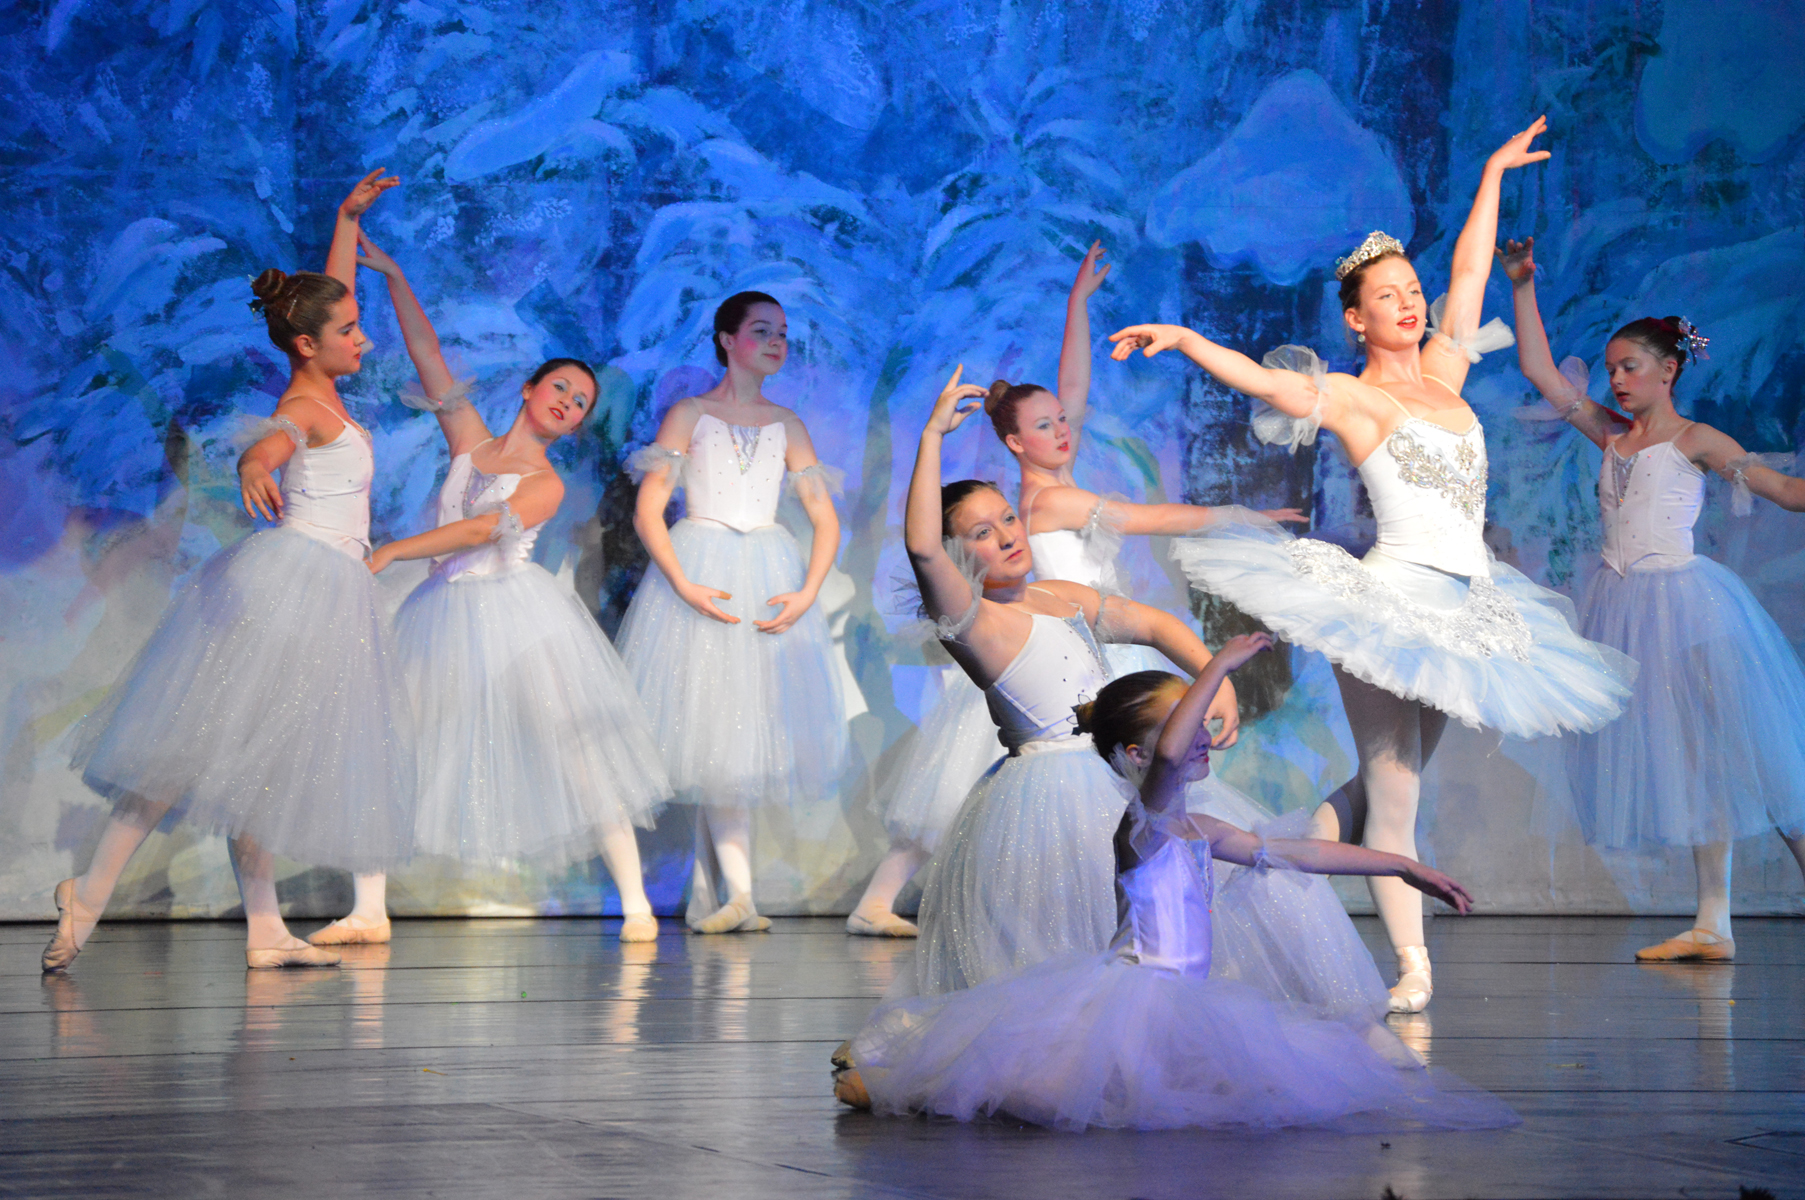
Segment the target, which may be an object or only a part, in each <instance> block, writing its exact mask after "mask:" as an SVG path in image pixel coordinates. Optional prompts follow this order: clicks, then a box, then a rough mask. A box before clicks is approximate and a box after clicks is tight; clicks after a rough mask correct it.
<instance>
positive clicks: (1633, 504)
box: [1598, 442, 1705, 575]
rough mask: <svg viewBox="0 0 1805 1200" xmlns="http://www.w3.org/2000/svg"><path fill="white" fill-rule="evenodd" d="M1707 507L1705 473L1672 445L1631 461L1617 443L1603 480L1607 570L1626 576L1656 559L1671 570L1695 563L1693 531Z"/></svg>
mask: <svg viewBox="0 0 1805 1200" xmlns="http://www.w3.org/2000/svg"><path fill="white" fill-rule="evenodd" d="M1704 503H1705V476H1704V473H1703V472H1702V471H1700V470H1699V469H1698V467H1696V466H1695V465H1693V463H1692V462H1691V461H1690V460H1688V459H1687V457H1686V456H1685V455H1684V454H1681V453H1680V452H1679V451H1678V450H1676V449H1675V448H1674V445H1673V443H1672V442H1657V443H1655V444H1654V445H1652V446H1644V447H1643V448H1642V449H1640V450H1638V451H1636V453H1634V454H1632V455H1630V456H1629V457H1628V458H1625V457H1623V455H1621V454H1619V453H1618V452H1617V446H1616V443H1615V442H1613V443H1612V444H1611V446H1610V447H1609V448H1608V449H1607V450H1606V451H1605V452H1604V467H1603V469H1602V470H1601V471H1600V472H1599V478H1598V514H1599V519H1600V520H1601V521H1602V522H1603V524H1604V548H1603V550H1602V551H1601V553H1602V554H1603V556H1604V561H1605V564H1606V565H1607V566H1609V567H1610V568H1611V569H1612V570H1613V571H1616V572H1617V573H1618V574H1619V575H1622V574H1625V573H1626V572H1628V571H1629V570H1630V568H1632V567H1634V566H1635V565H1636V564H1637V563H1639V562H1642V561H1643V560H1644V559H1648V558H1650V557H1651V556H1658V557H1659V558H1661V559H1663V560H1665V561H1666V562H1667V563H1669V564H1671V563H1672V561H1673V559H1675V558H1678V559H1682V560H1685V559H1690V558H1691V557H1692V554H1693V542H1692V527H1693V525H1695V524H1696V523H1697V522H1698V515H1699V510H1700V509H1701V508H1702V507H1703V506H1704ZM1645 565H1654V564H1645Z"/></svg>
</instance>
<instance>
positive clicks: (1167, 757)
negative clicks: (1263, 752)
mask: <svg viewBox="0 0 1805 1200" xmlns="http://www.w3.org/2000/svg"><path fill="white" fill-rule="evenodd" d="M1270 645H1272V635H1271V634H1269V633H1244V634H1242V635H1240V636H1239V637H1235V638H1230V639H1229V640H1228V642H1227V643H1226V644H1225V645H1224V646H1223V647H1222V653H1220V654H1218V655H1216V656H1215V657H1214V658H1212V659H1211V660H1210V661H1209V663H1208V665H1207V666H1205V667H1204V669H1203V670H1202V671H1200V672H1198V674H1197V678H1196V679H1195V680H1193V681H1192V683H1191V686H1190V687H1189V688H1187V689H1185V694H1184V696H1183V697H1182V698H1180V700H1179V701H1178V703H1177V704H1176V705H1175V706H1174V707H1173V709H1172V711H1171V712H1170V713H1169V714H1167V716H1166V723H1165V725H1164V726H1163V727H1162V728H1161V729H1160V734H1159V741H1158V742H1157V743H1156V744H1155V745H1154V748H1153V758H1152V761H1151V762H1149V763H1148V766H1147V776H1146V778H1145V779H1143V780H1142V781H1141V803H1142V805H1144V806H1145V807H1146V809H1147V811H1148V812H1149V813H1170V812H1180V811H1182V810H1183V809H1184V803H1185V802H1184V792H1185V787H1186V785H1188V784H1189V783H1190V782H1191V779H1192V764H1193V763H1194V762H1196V761H1197V760H1198V759H1199V758H1200V757H1203V756H1204V755H1205V754H1206V753H1207V751H1206V747H1207V746H1208V745H1209V741H1210V737H1209V731H1208V727H1207V725H1206V724H1205V723H1206V722H1207V721H1208V720H1209V714H1210V710H1211V708H1212V706H1213V705H1214V703H1215V700H1216V693H1217V692H1218V691H1220V690H1221V688H1222V687H1223V685H1224V684H1225V683H1226V682H1227V681H1228V673H1229V672H1230V671H1232V670H1234V669H1235V668H1236V667H1238V666H1240V665H1241V664H1242V663H1244V662H1246V661H1247V660H1248V659H1250V658H1252V657H1253V656H1254V655H1256V654H1258V653H1259V652H1260V651H1262V650H1264V649H1266V648H1267V647H1268V646H1270Z"/></svg>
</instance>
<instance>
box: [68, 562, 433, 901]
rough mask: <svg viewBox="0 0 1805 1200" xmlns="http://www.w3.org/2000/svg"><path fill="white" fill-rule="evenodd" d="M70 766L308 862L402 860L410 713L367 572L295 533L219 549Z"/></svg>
mask: <svg viewBox="0 0 1805 1200" xmlns="http://www.w3.org/2000/svg"><path fill="white" fill-rule="evenodd" d="M73 765H74V766H75V767H76V768H78V769H81V770H82V779H83V781H84V782H85V783H86V784H87V785H88V786H89V787H91V788H93V789H94V790H95V791H97V792H99V793H100V794H101V795H103V796H107V797H110V798H112V799H113V800H115V801H121V802H127V803H130V802H132V801H134V800H139V799H141V800H148V801H151V802H153V803H170V804H174V805H175V806H176V810H177V812H178V813H179V814H180V815H181V816H182V818H183V819H185V820H187V821H189V822H190V823H192V824H194V825H197V826H199V827H201V828H204V829H208V830H212V831H215V832H219V833H223V834H227V835H237V834H249V835H250V836H251V837H253V838H255V839H256V840H257V841H258V843H260V844H261V845H262V846H263V848H265V849H267V850H271V851H274V852H275V853H277V854H281V855H285V856H287V857H289V858H293V859H297V860H299V861H301V862H306V863H312V864H314V865H318V866H326V867H342V868H346V869H349V870H354V871H376V870H383V869H386V868H388V867H391V866H393V865H395V864H396V863H398V862H400V861H401V860H403V859H404V858H405V857H406V856H407V853H408V848H409V845H410V843H411V842H412V839H413V809H414V746H413V738H412V719H411V717H410V715H409V712H408V706H407V698H406V690H405V688H404V686H403V684H402V679H401V672H400V670H399V667H398V665H397V663H396V661H395V658H394V655H393V654H392V653H391V651H390V646H389V636H388V633H387V631H386V630H385V629H384V627H383V621H382V619H381V617H380V615H379V611H378V600H377V596H376V587H375V583H374V581H373V580H372V579H371V577H370V572H369V570H368V568H366V567H365V566H364V564H363V563H362V562H361V561H359V560H358V559H355V558H352V557H350V556H349V555H347V554H345V553H343V552H341V551H339V550H334V549H332V548H330V547H328V546H325V545H322V544H321V543H319V542H316V541H314V540H313V539H312V538H310V537H308V536H307V535H305V534H302V533H297V532H295V531H294V530H292V529H280V528H278V529H270V530H265V531H264V532H261V533H256V534H252V535H251V536H250V537H248V538H245V539H244V540H243V541H241V542H238V543H236V544H235V545H232V546H230V547H228V548H226V549H225V550H222V551H220V552H219V553H218V554H215V555H214V556H213V557H212V558H211V559H209V560H207V562H206V563H204V564H202V566H201V568H200V570H199V571H197V572H196V573H195V576H194V578H193V579H192V580H191V581H190V582H189V583H188V584H187V586H186V587H184V588H183V589H182V590H181V592H180V593H178V594H177V595H176V597H175V599H174V600H173V601H172V602H171V603H170V606H169V611H168V612H167V613H166V614H164V617H163V620H162V623H161V624H159V625H158V626H157V629H156V631H155V632H154V633H152V634H151V636H150V641H148V642H147V643H145V646H144V649H143V650H141V651H140V652H139V654H138V657H137V659H136V660H135V661H134V662H133V663H132V665H131V666H130V667H129V668H127V670H126V671H125V673H124V674H123V675H121V676H120V680H119V682H118V683H117V684H116V685H115V686H114V688H113V692H112V694H111V695H110V696H109V697H108V698H107V700H106V702H105V703H104V704H102V705H101V707H100V708H98V709H97V710H95V712H94V713H92V714H91V715H90V716H89V717H88V719H87V721H86V722H85V723H84V725H83V728H82V732H81V735H80V738H79V740H78V743H77V748H76V752H75V756H74V761H73Z"/></svg>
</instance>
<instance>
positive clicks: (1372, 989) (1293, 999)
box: [1185, 776, 1391, 1023]
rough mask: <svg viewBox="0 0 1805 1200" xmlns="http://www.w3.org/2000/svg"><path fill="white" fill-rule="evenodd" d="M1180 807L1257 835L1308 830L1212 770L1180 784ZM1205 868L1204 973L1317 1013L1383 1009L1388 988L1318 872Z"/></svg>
mask: <svg viewBox="0 0 1805 1200" xmlns="http://www.w3.org/2000/svg"><path fill="white" fill-rule="evenodd" d="M1185 807H1186V808H1187V809H1188V810H1189V811H1191V812H1193V813H1203V814H1205V815H1206V816H1211V817H1215V818H1216V819H1217V820H1219V821H1226V822H1228V823H1229V824H1230V825H1234V826H1237V827H1239V828H1241V829H1246V830H1249V831H1251V832H1254V833H1258V834H1259V835H1260V836H1261V837H1266V838H1297V837H1309V836H1310V828H1309V826H1310V813H1309V811H1308V810H1299V811H1297V812H1294V813H1287V814H1286V815H1285V816H1284V817H1275V816H1274V815H1273V814H1272V813H1271V812H1269V811H1267V810H1266V809H1265V808H1264V807H1262V806H1261V805H1260V804H1258V803H1257V802H1255V801H1254V800H1253V799H1251V798H1250V797H1248V796H1247V795H1245V794H1244V793H1242V792H1239V791H1237V790H1236V789H1234V788H1232V787H1230V786H1229V785H1228V784H1226V783H1223V782H1221V781H1220V780H1218V779H1216V778H1215V777H1214V776H1207V777H1205V778H1204V779H1201V780H1199V781H1197V782H1196V783H1193V784H1191V785H1190V787H1189V788H1188V789H1187V790H1186V793H1185ZM1199 844H1200V845H1201V843H1199ZM1202 853H1203V854H1205V855H1207V854H1208V850H1207V849H1205V850H1203V851H1202ZM1211 870H1212V871H1213V872H1214V874H1215V879H1216V896H1215V901H1214V903H1213V905H1212V906H1211V918H1212V920H1211V924H1210V929H1211V936H1212V942H1211V955H1210V978H1212V979H1228V980H1233V981H1236V982H1239V983H1244V984H1246V985H1248V986H1249V987H1252V988H1253V989H1254V990H1255V991H1257V992H1259V993H1260V994H1261V995H1262V996H1265V997H1266V998H1267V999H1268V1000H1270V1001H1272V1002H1273V1003H1274V1004H1277V1005H1280V1006H1281V1007H1283V1008H1291V1009H1296V1010H1298V1011H1301V1012H1305V1013H1308V1014H1309V1015H1311V1016H1315V1017H1321V1018H1324V1019H1332V1020H1343V1021H1352V1022H1356V1023H1364V1022H1371V1021H1373V1020H1375V1019H1378V1018H1380V1017H1382V1016H1383V1015H1384V1014H1385V1011H1386V1008H1387V1005H1388V1003H1389V1000H1390V995H1391V994H1390V992H1388V991H1387V990H1386V987H1385V984H1384V982H1383V981H1382V980H1381V979H1380V978H1379V969H1378V967H1377V966H1375V965H1374V964H1373V956H1372V953H1371V952H1370V951H1368V950H1367V948H1366V943H1365V942H1363V941H1361V940H1360V934H1359V932H1358V931H1356V930H1355V929H1354V923H1353V921H1351V920H1349V919H1348V915H1347V909H1345V908H1343V907H1342V904H1341V898H1340V897H1339V896H1337V895H1336V894H1335V889H1334V888H1333V887H1331V886H1330V885H1329V881H1328V879H1327V877H1325V876H1322V875H1312V874H1309V873H1308V872H1304V871H1295V870H1288V869H1283V868H1279V869H1267V870H1253V869H1251V868H1248V867H1241V866H1236V865H1235V864H1234V863H1230V862H1225V861H1223V860H1222V859H1220V858H1218V859H1215V860H1214V862H1213V864H1212V866H1211Z"/></svg>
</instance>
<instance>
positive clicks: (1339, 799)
mask: <svg viewBox="0 0 1805 1200" xmlns="http://www.w3.org/2000/svg"><path fill="white" fill-rule="evenodd" d="M1310 836H1311V837H1313V838H1321V839H1322V840H1323V841H1326V842H1348V843H1350V844H1352V845H1356V846H1358V845H1360V844H1362V843H1363V842H1364V841H1365V840H1366V783H1365V781H1364V780H1362V779H1361V778H1360V776H1359V774H1358V773H1356V774H1355V775H1354V777H1353V778H1352V779H1350V780H1348V781H1347V782H1346V783H1344V784H1342V785H1341V786H1340V787H1338V788H1336V789H1335V790H1334V791H1333V792H1331V793H1330V794H1329V795H1328V797H1327V798H1325V799H1324V800H1323V802H1322V803H1321V804H1318V805H1317V806H1316V812H1315V813H1314V814H1312V816H1311V817H1310Z"/></svg>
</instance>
